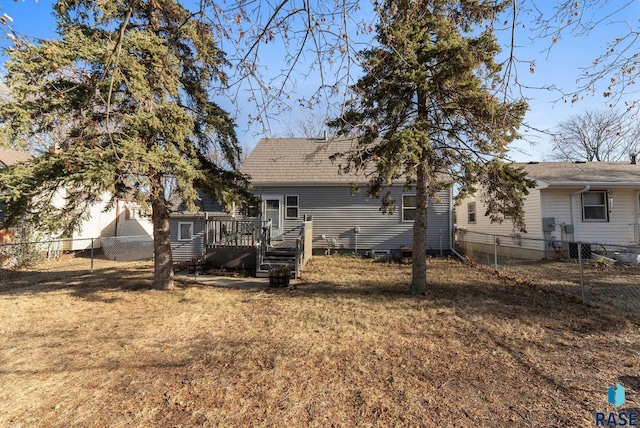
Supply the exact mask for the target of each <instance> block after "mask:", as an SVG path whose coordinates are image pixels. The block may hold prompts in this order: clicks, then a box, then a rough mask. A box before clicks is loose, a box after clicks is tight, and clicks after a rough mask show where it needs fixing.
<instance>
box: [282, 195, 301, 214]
mask: <svg viewBox="0 0 640 428" xmlns="http://www.w3.org/2000/svg"><path fill="white" fill-rule="evenodd" d="M289 198H296V204H295V205H289ZM289 208H295V209H296V216H295V217H293V216H290V215H289ZM284 218H286V219H288V220H294V219H295V220H297V219H298V218H300V196H298V195H284Z"/></svg>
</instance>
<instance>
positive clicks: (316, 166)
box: [242, 138, 368, 185]
mask: <svg viewBox="0 0 640 428" xmlns="http://www.w3.org/2000/svg"><path fill="white" fill-rule="evenodd" d="M355 143H356V142H355V140H352V139H335V140H329V141H327V140H324V139H313V138H263V139H261V140H260V141H259V142H258V144H257V145H256V147H255V148H254V149H253V151H252V152H251V154H250V155H249V157H248V158H247V160H246V161H245V163H244V165H243V166H242V172H244V173H245V174H249V175H250V176H251V178H252V182H253V183H254V184H256V185H283V184H285V185H286V184H298V185H314V184H317V185H319V184H329V185H331V184H333V185H338V184H344V185H348V184H351V183H353V182H354V181H358V182H361V183H365V182H367V181H368V180H367V179H366V178H364V177H356V176H355V175H351V174H350V175H345V174H339V173H338V166H339V164H340V163H344V160H340V159H338V160H336V161H335V162H331V160H329V156H331V155H332V154H334V153H338V152H344V151H347V150H349V149H351V148H353V147H354V146H355Z"/></svg>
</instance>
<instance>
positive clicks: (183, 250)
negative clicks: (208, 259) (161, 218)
mask: <svg viewBox="0 0 640 428" xmlns="http://www.w3.org/2000/svg"><path fill="white" fill-rule="evenodd" d="M183 222H193V239H192V240H191V241H178V223H183ZM169 227H170V234H171V252H172V254H173V260H174V261H190V260H191V259H192V258H193V257H196V258H198V259H200V258H202V257H203V255H204V242H205V241H204V240H205V220H204V218H202V217H200V218H187V217H180V218H170V219H169Z"/></svg>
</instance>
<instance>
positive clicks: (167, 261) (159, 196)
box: [151, 183, 173, 290]
mask: <svg viewBox="0 0 640 428" xmlns="http://www.w3.org/2000/svg"><path fill="white" fill-rule="evenodd" d="M155 184H160V185H159V186H153V185H152V191H151V198H152V200H151V209H152V210H153V211H152V214H151V215H152V219H153V288H156V289H158V290H170V289H172V288H173V257H172V256H171V234H170V229H169V209H168V208H167V204H166V203H165V198H164V194H163V191H164V189H163V187H162V185H161V183H155ZM154 187H155V188H154Z"/></svg>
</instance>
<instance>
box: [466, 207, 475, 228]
mask: <svg viewBox="0 0 640 428" xmlns="http://www.w3.org/2000/svg"><path fill="white" fill-rule="evenodd" d="M475 222H476V203H475V202H469V203H468V204H467V223H469V224H475Z"/></svg>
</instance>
